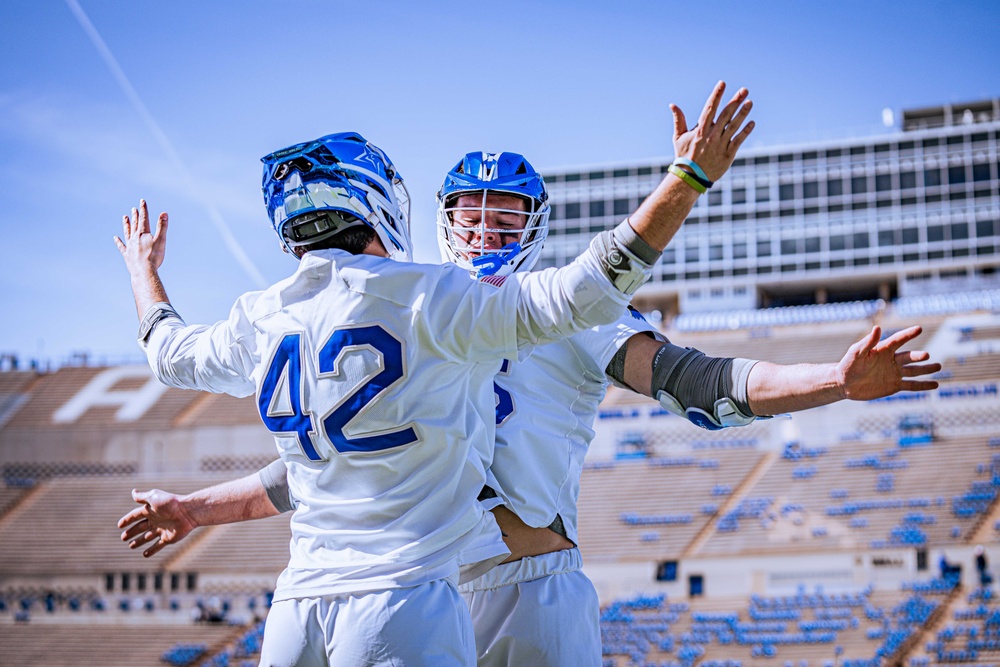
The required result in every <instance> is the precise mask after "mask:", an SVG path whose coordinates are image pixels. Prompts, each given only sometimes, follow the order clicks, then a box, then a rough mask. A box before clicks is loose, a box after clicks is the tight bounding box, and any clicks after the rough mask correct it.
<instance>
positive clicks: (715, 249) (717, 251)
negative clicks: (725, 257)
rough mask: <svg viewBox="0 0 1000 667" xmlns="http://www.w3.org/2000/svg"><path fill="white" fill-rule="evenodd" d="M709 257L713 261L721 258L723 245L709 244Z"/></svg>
mask: <svg viewBox="0 0 1000 667" xmlns="http://www.w3.org/2000/svg"><path fill="white" fill-rule="evenodd" d="M708 258H709V259H710V260H712V261H716V260H721V259H722V246H721V245H711V246H708Z"/></svg>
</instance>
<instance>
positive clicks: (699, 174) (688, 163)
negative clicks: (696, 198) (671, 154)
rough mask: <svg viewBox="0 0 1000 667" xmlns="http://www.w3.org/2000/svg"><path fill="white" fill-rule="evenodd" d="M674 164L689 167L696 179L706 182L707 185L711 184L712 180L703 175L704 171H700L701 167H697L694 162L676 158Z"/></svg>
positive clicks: (684, 158)
mask: <svg viewBox="0 0 1000 667" xmlns="http://www.w3.org/2000/svg"><path fill="white" fill-rule="evenodd" d="M674 164H682V165H684V166H685V167H690V168H691V171H693V172H694V174H695V176H697V177H698V178H700V179H702V180H705V181H708V182H709V183H711V182H712V179H710V178H709V177H708V176H707V175H706V174H705V170H704V169H702V168H701V167H699V166H698V163H697V162H695V161H694V160H689V159H688V158H686V157H678V158H674Z"/></svg>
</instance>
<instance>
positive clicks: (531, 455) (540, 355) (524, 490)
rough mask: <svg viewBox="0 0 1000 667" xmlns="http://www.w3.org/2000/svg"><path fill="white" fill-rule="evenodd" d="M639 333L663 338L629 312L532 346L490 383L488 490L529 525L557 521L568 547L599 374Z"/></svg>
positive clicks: (601, 390)
mask: <svg viewBox="0 0 1000 667" xmlns="http://www.w3.org/2000/svg"><path fill="white" fill-rule="evenodd" d="M640 332H649V333H651V334H653V335H654V336H656V337H657V338H659V339H661V340H663V338H662V336H660V334H659V333H658V332H657V331H656V329H655V328H654V327H653V326H651V325H650V324H649V323H648V322H646V320H644V319H642V316H641V315H639V314H638V313H637V312H635V311H632V310H631V309H630V310H629V312H628V313H626V314H625V315H623V316H622V317H621V318H620V319H619V320H618V321H617V322H615V323H613V324H608V325H604V326H598V327H594V328H593V329H588V330H587V331H582V332H580V333H578V334H576V335H574V336H572V337H571V338H566V339H564V340H560V341H557V342H555V343H551V344H549V345H545V346H542V347H538V348H535V349H534V350H533V351H532V353H531V355H530V356H528V357H527V358H525V359H523V360H522V361H505V362H504V365H503V367H502V368H501V372H500V374H498V375H497V377H496V380H495V381H496V385H497V387H496V393H497V405H498V411H497V431H496V449H495V450H494V454H493V465H492V466H491V467H490V477H491V482H490V483H489V485H490V486H494V484H493V482H495V484H496V486H495V487H494V490H495V491H497V493H498V494H499V496H500V498H501V499H502V500H503V501H504V504H506V505H507V506H508V507H509V508H510V509H511V510H512V511H513V512H514V513H515V514H517V515H518V516H519V517H520V518H521V519H522V520H523V521H524V522H525V523H527V524H528V525H529V526H534V527H536V528H542V527H545V526H548V525H550V524H551V523H552V522H553V521H554V520H555V518H556V516H557V515H558V516H559V517H561V518H562V521H563V527H564V528H565V530H566V537H568V538H569V539H570V540H572V541H573V542H574V543H576V541H577V509H576V503H577V498H578V497H579V494H580V473H581V472H582V470H583V459H584V457H585V456H586V454H587V449H588V447H590V441H591V440H593V438H594V429H593V426H594V420H595V419H596V417H597V407H598V405H599V404H600V402H601V401H602V400H603V399H604V394H605V392H606V390H607V387H608V384H609V381H608V379H607V377H606V375H605V373H604V370H605V369H606V368H607V366H608V363H609V362H610V361H611V358H612V357H614V355H615V353H616V352H617V351H618V349H619V348H621V346H622V345H624V344H625V342H626V341H627V340H628V339H629V338H631V337H632V336H633V335H635V334H637V333H640ZM505 406H507V407H506V410H505ZM506 411H509V414H505V412H506Z"/></svg>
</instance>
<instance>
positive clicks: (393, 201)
mask: <svg viewBox="0 0 1000 667" xmlns="http://www.w3.org/2000/svg"><path fill="white" fill-rule="evenodd" d="M261 162H263V163H264V179H263V183H262V186H261V187H262V190H263V191H264V203H265V204H266V206H267V215H268V217H270V219H271V226H272V227H273V228H274V231H275V233H276V234H277V235H278V238H279V239H281V244H282V245H283V246H284V248H285V249H286V250H287V251H288V252H290V253H292V254H293V255H295V252H294V249H295V248H297V247H300V246H307V245H311V244H313V243H317V242H319V241H322V240H324V239H327V238H330V237H332V236H334V235H336V234H339V233H340V232H342V231H344V230H346V229H350V228H352V227H357V226H360V225H366V226H368V227H371V228H372V229H374V230H375V233H376V234H378V237H379V240H381V241H382V245H384V246H385V248H386V250H387V251H389V255H390V256H391V257H392V258H393V259H398V260H403V261H409V259H410V253H411V248H412V245H411V243H410V222H409V218H410V197H409V194H408V193H407V191H406V186H404V185H403V179H402V177H401V176H400V175H399V174H398V173H397V172H396V168H395V167H394V166H393V164H392V162H391V161H390V160H389V156H387V155H386V154H385V152H384V151H382V150H381V149H380V148H378V147H377V146H375V145H373V144H370V143H368V142H367V141H365V139H364V137H362V136H361V135H360V134H357V133H356V132H340V133H338V134H330V135H327V136H325V137H320V138H319V139H317V140H315V141H309V142H305V143H301V144H296V145H294V146H289V147H288V148H284V149H282V150H280V151H275V152H274V153H271V154H270V155H267V156H265V157H263V158H261Z"/></svg>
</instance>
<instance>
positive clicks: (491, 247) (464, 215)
mask: <svg viewBox="0 0 1000 667" xmlns="http://www.w3.org/2000/svg"><path fill="white" fill-rule="evenodd" d="M446 210H447V211H448V216H449V219H450V221H451V231H452V233H453V235H454V238H455V240H456V243H455V250H456V251H457V252H458V253H459V254H460V255H461V257H462V258H463V259H467V260H469V259H472V258H473V257H479V256H481V255H485V254H489V253H493V252H496V251H498V250H500V249H501V248H503V247H504V246H506V245H508V244H510V243H515V242H517V243H521V242H522V239H521V237H522V236H523V230H524V228H525V227H526V226H527V224H528V217H529V216H528V202H527V201H525V199H524V198H523V197H518V196H516V195H504V194H495V193H489V194H486V195H485V201H484V193H481V192H474V193H469V194H462V195H458V196H457V197H456V198H455V199H454V200H453V201H451V202H450V203H449V206H448V207H447V209H446Z"/></svg>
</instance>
